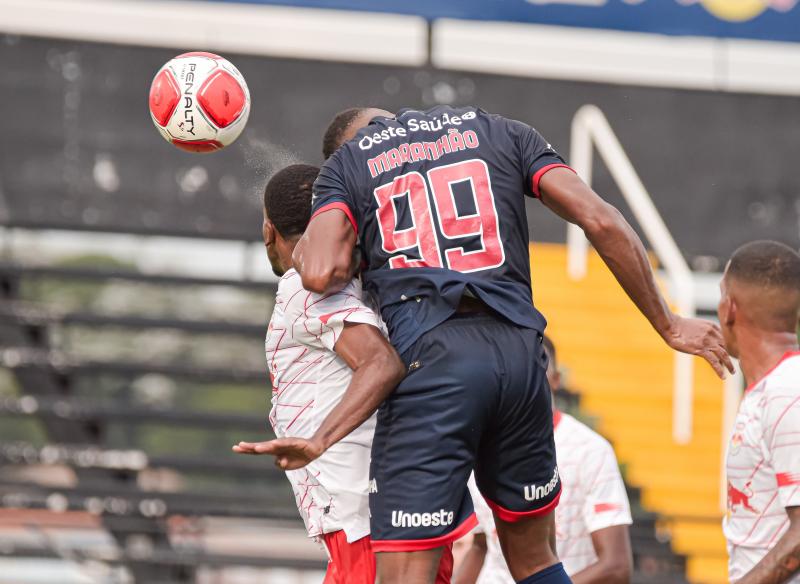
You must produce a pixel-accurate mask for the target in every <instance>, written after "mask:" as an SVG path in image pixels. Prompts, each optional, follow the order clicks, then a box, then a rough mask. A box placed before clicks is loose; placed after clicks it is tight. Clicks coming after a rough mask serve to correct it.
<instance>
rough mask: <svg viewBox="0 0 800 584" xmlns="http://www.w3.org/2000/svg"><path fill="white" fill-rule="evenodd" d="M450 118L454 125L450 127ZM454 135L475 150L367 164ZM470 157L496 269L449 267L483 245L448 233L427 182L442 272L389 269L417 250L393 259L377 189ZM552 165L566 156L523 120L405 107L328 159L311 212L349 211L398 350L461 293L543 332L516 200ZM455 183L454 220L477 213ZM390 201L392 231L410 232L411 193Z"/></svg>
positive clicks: (475, 237)
mask: <svg viewBox="0 0 800 584" xmlns="http://www.w3.org/2000/svg"><path fill="white" fill-rule="evenodd" d="M450 120H455V122H457V123H455V122H453V123H447V122H448V121H450ZM424 128H428V129H424ZM456 131H457V132H458V133H460V135H462V136H463V135H464V133H465V132H470V131H471V132H474V136H476V139H477V141H478V142H477V146H475V147H471V148H467V149H463V150H460V151H453V152H448V153H445V154H442V155H441V156H440V157H438V158H436V159H435V160H433V159H428V158H423V159H419V160H417V159H415V160H414V161H411V160H410V159H406V160H405V161H404V162H402V163H400V164H399V165H391V166H390V165H387V166H376V163H375V162H374V161H375V159H376V157H377V158H380V157H381V156H382V153H386V152H391V151H393V150H394V149H402V148H406V149H408V147H409V146H408V145H414V144H425V143H428V144H429V143H431V142H436V141H437V140H438V139H441V138H442V137H443V136H445V137H446V136H449V135H451V134H450V133H453V132H456ZM398 133H399V134H398ZM400 134H402V135H400ZM370 160H372V161H373V162H372V163H370V162H369V161H370ZM476 160H477V161H482V163H485V165H486V168H487V169H488V176H489V186H490V189H491V193H492V196H493V199H492V200H493V205H494V213H495V214H496V216H497V231H498V234H499V239H500V241H501V242H502V244H503V257H502V260H501V261H502V263H500V264H499V265H496V266H494V267H489V268H486V269H477V270H474V271H471V272H467V273H462V272H457V271H453V270H451V269H448V265H449V257H448V251H451V250H455V249H461V250H462V251H463V253H466V254H468V253H470V252H475V251H480V250H482V249H484V239H483V237H482V235H481V234H480V233H472V234H467V235H465V236H460V237H446V236H445V235H444V234H443V228H442V225H441V218H440V217H439V214H438V207H437V204H438V203H437V202H436V201H434V198H433V196H432V194H431V192H430V190H431V187H430V186H428V187H427V189H428V192H427V197H428V206H429V208H430V215H431V217H430V218H429V221H430V224H431V225H432V226H433V230H434V231H435V232H436V235H435V237H436V245H437V250H436V251H435V252H433V253H434V255H436V254H438V255H437V257H439V258H441V262H440V263H441V266H442V267H429V266H430V265H431V264H428V265H427V266H428V267H413V268H402V269H390V267H389V261H390V260H391V259H392V258H397V257H398V256H400V255H401V254H402V255H403V256H405V257H407V258H408V259H409V260H419V259H421V258H422V251H421V250H420V249H419V246H418V245H417V244H416V242H415V243H413V245H412V246H411V247H409V248H403V249H402V250H400V251H398V252H395V253H389V252H387V251H386V249H385V244H384V235H383V233H382V230H381V225H380V221H379V219H378V215H377V210H378V202H377V198H376V195H375V190H376V189H377V188H379V187H384V186H385V185H388V184H391V183H392V182H393V180H394V179H395V178H397V177H400V176H403V175H408V174H410V173H418V174H419V176H420V177H425V179H424V180H425V181H426V184H427V185H430V178H429V176H428V172H429V171H431V170H432V169H436V168H439V167H442V166H448V165H454V164H456V163H463V162H467V161H476ZM558 164H563V159H562V158H561V157H560V156H559V155H558V153H557V152H556V151H555V150H554V149H553V148H552V146H551V145H550V144H549V143H547V141H546V140H545V139H544V138H542V136H541V135H539V133H538V132H536V130H534V129H533V128H531V127H530V126H528V125H526V124H523V123H521V122H516V121H513V120H508V119H506V118H503V117H500V116H496V115H492V114H488V113H486V112H484V111H483V110H480V109H476V108H473V107H462V108H453V107H449V106H438V107H435V108H433V109H430V110H428V111H425V112H420V111H416V110H402V111H400V112H399V113H398V114H397V116H396V118H392V119H389V118H383V117H379V118H376V119H374V120H373V121H372V123H371V124H370V125H369V126H367V127H366V128H363V129H362V130H361V131H360V132H359V133H358V134H357V135H356V137H355V138H354V139H353V140H351V141H350V142H348V143H347V144H345V145H344V146H342V147H341V148H339V150H337V151H336V153H335V154H334V155H333V156H332V157H331V158H330V159H328V161H327V162H326V163H325V165H324V167H323V168H322V170H321V172H320V175H319V177H318V179H317V181H316V183H315V185H314V203H313V210H314V211H317V210H319V209H322V208H323V207H325V206H327V205H330V204H332V203H344V204H345V205H347V206H348V207H349V208H350V210H351V211H352V213H353V216H354V218H355V220H356V222H357V224H358V231H359V241H360V243H359V246H360V248H361V251H362V254H363V258H364V260H365V262H366V269H365V270H364V272H363V279H364V284H365V289H366V290H367V291H369V292H370V293H372V294H373V295H374V296H375V297H376V299H377V301H378V303H379V305H380V308H381V313H382V316H383V318H384V320H385V321H386V323H387V325H388V327H389V336H390V338H391V340H392V343H393V344H394V346H395V347H396V348H397V350H398V351H399V352H401V353H402V352H404V351H406V350H407V349H408V348H409V347H411V345H412V344H413V343H414V341H415V340H416V339H417V338H419V336H420V335H422V334H424V333H425V332H426V331H428V330H430V329H432V328H433V327H435V326H436V325H438V324H440V323H441V322H443V321H445V320H446V319H447V318H449V317H450V316H451V315H452V314H453V313H454V311H455V309H456V307H457V305H458V302H459V300H460V298H461V296H462V295H463V294H464V293H465V292H467V293H469V294H471V295H472V296H475V297H477V298H480V299H481V300H482V301H483V302H484V303H485V304H487V305H488V306H489V307H491V308H492V309H493V310H494V311H495V312H496V313H497V314H498V315H500V316H502V317H503V318H505V319H507V320H508V321H510V322H513V323H515V324H517V325H519V326H522V327H527V328H532V329H535V330H537V331H539V332H543V331H544V328H545V326H546V321H545V319H544V317H543V316H542V315H541V314H540V313H539V311H537V310H536V308H534V305H533V302H532V300H531V280H530V258H529V247H528V245H529V234H528V227H527V221H526V218H525V202H524V197H523V195H529V196H530V195H533V194H534V193H533V190H532V189H533V185H532V181H533V178H534V176H535V175H536V173H537V172H538V171H539V170H541V169H543V168H545V167H547V166H551V165H558ZM376 168H378V169H379V170H378V171H377V172H376ZM373 175H375V176H373ZM484 184H485V183H484ZM452 185H454V186H452V187H451V188H452V197H453V200H454V206H455V208H456V212H457V216H458V218H459V220H460V219H461V218H462V217H468V216H470V215H472V214H474V213H475V212H476V210H475V205H476V202H475V200H474V199H473V197H474V196H475V195H474V193H475V190H473V188H472V186H471V182H470V181H460V182H456V183H452ZM393 204H394V209H393V210H391V211H390V212H391V213H394V214H396V223H395V225H394V228H395V229H396V230H397V231H400V230H404V229H409V228H410V227H412V226H414V219H413V217H414V216H415V215H414V212H413V211H412V208H411V199H410V197H409V196H408V195H407V194H405V195H400V196H397V197H396V198H394V199H393Z"/></svg>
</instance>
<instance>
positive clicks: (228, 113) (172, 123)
mask: <svg viewBox="0 0 800 584" xmlns="http://www.w3.org/2000/svg"><path fill="white" fill-rule="evenodd" d="M248 115H250V91H249V90H248V89H247V83H246V82H245V80H244V77H243V76H242V74H241V73H239V70H238V69H237V68H236V67H234V66H233V65H232V64H231V63H230V61H227V60H226V59H223V58H222V57H220V56H219V55H214V54H213V53H200V52H195V53H184V54H183V55H178V56H177V57H175V58H174V59H172V60H171V61H169V62H168V63H167V64H166V65H164V66H163V67H162V68H161V69H160V70H159V72H158V73H157V74H156V76H155V79H153V84H152V85H151V86H150V116H151V117H152V118H153V123H154V124H155V125H156V128H157V129H158V131H159V132H160V133H161V135H162V136H163V137H164V139H165V140H166V141H167V142H171V143H172V144H174V145H175V146H177V147H178V148H181V149H182V150H187V151H189V152H213V151H214V150H220V149H222V148H224V147H225V146H228V145H230V144H232V143H233V141H234V140H236V138H238V137H239V134H241V133H242V130H243V129H244V126H245V124H246V123H247V116H248Z"/></svg>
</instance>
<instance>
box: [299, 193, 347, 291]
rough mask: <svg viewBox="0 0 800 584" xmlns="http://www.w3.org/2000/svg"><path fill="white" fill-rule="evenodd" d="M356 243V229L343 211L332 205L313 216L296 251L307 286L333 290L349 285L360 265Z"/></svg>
mask: <svg viewBox="0 0 800 584" xmlns="http://www.w3.org/2000/svg"><path fill="white" fill-rule="evenodd" d="M355 245H356V233H355V229H354V228H353V225H352V224H351V223H350V220H349V219H348V218H347V215H345V214H344V212H343V211H341V210H339V209H331V210H329V211H325V212H324V213H320V214H319V215H317V216H315V217H313V218H312V219H311V222H310V223H309V224H308V227H307V228H306V231H305V234H304V235H303V237H302V238H301V239H300V241H299V242H298V243H297V246H296V247H295V248H294V253H293V254H292V262H293V263H294V267H295V269H296V270H297V271H298V272H299V273H300V277H301V278H302V280H303V288H305V289H306V290H309V291H310V292H316V293H317V294H331V293H333V292H338V291H339V290H341V289H342V288H344V287H345V286H347V284H349V283H350V280H352V279H353V274H354V273H355V268H356V267H357V266H356V265H355V262H354V255H353V249H354V248H355Z"/></svg>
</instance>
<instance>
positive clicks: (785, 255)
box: [719, 241, 800, 346]
mask: <svg viewBox="0 0 800 584" xmlns="http://www.w3.org/2000/svg"><path fill="white" fill-rule="evenodd" d="M721 288H722V300H721V301H720V307H719V317H720V323H721V324H722V327H723V332H724V333H725V336H726V342H727V344H728V345H729V346H731V345H734V346H735V345H736V344H738V343H737V342H736V338H735V337H737V336H739V334H738V332H737V331H747V334H774V333H787V334H792V335H793V334H794V333H795V331H796V330H797V322H798V320H797V319H798V313H800V255H798V254H797V252H796V251H795V250H793V249H792V248H790V247H789V246H787V245H784V244H782V243H778V242H776V241H755V242H753V243H748V244H746V245H743V246H742V247H740V248H739V249H737V250H736V252H734V254H733V257H731V260H730V262H728V266H727V268H726V269H725V276H724V277H723V280H722V286H721Z"/></svg>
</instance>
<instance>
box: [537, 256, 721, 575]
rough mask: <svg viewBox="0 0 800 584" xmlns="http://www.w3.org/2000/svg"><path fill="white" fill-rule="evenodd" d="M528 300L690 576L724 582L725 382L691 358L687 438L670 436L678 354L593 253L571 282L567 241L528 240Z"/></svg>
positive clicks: (572, 383) (569, 379)
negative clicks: (690, 416)
mask: <svg viewBox="0 0 800 584" xmlns="http://www.w3.org/2000/svg"><path fill="white" fill-rule="evenodd" d="M531 258H532V260H531V265H532V272H533V282H534V290H533V295H534V300H535V301H536V305H537V306H538V307H539V309H540V310H541V311H542V312H543V313H544V315H545V316H546V317H547V319H548V322H549V323H550V324H549V326H548V329H547V331H548V334H549V335H550V336H551V337H552V338H553V340H554V342H555V343H556V345H557V347H558V352H559V360H560V362H561V363H562V365H563V367H564V370H565V374H566V376H565V382H566V384H567V386H568V387H569V389H571V390H574V391H578V392H579V393H580V395H581V409H582V411H583V412H585V413H586V414H587V415H588V416H591V417H593V418H595V419H596V421H597V427H598V429H599V431H600V432H602V433H603V434H604V435H605V436H607V437H608V438H609V439H610V440H611V441H612V442H613V443H614V446H615V448H616V451H617V454H618V457H619V459H620V463H621V464H622V465H623V466H624V468H625V471H626V478H627V479H628V480H629V481H630V482H631V483H632V484H634V485H636V486H637V487H639V488H641V492H642V504H643V505H644V507H645V508H646V509H648V510H649V511H653V512H655V513H657V514H658V515H659V517H661V518H662V520H661V521H660V522H659V531H660V532H662V533H665V534H667V535H668V536H669V537H670V538H671V544H672V548H673V550H674V551H675V552H676V553H679V554H683V555H686V556H687V577H688V579H689V580H690V581H691V582H692V583H694V584H722V583H723V582H727V564H726V552H725V543H724V538H723V536H722V530H721V525H720V522H721V519H722V511H721V509H720V463H721V448H722V446H721V429H722V399H723V385H722V382H721V381H720V380H719V379H717V377H716V375H715V374H714V372H713V371H712V369H711V368H710V367H709V366H708V365H707V364H706V363H705V362H704V361H702V360H700V359H696V361H695V373H694V377H695V388H694V390H695V397H694V421H693V437H692V441H691V443H690V444H688V445H684V446H681V445H678V444H675V443H674V442H673V440H672V389H673V387H672V384H673V367H674V353H673V352H672V351H670V349H669V348H668V347H667V346H666V345H665V344H664V342H663V341H662V340H661V338H660V337H659V336H658V334H657V333H656V332H655V331H654V330H653V329H652V327H651V326H650V324H649V323H648V322H647V320H646V319H645V318H644V317H643V316H642V315H641V314H639V312H638V311H637V310H636V308H635V307H634V305H633V303H632V302H631V301H630V300H629V299H628V297H627V296H626V295H625V293H624V291H623V290H622V289H621V288H620V286H619V285H618V284H617V283H616V281H615V280H614V278H613V276H612V275H611V273H610V272H609V271H608V269H607V268H606V267H605V265H604V264H603V262H602V260H601V259H600V258H599V256H597V254H596V253H594V252H590V256H589V268H588V273H587V276H586V277H585V278H584V279H583V280H582V281H580V282H573V281H571V280H570V279H569V278H568V276H567V273H566V265H567V259H566V248H565V247H564V246H563V245H554V244H533V245H532V246H531Z"/></svg>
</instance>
